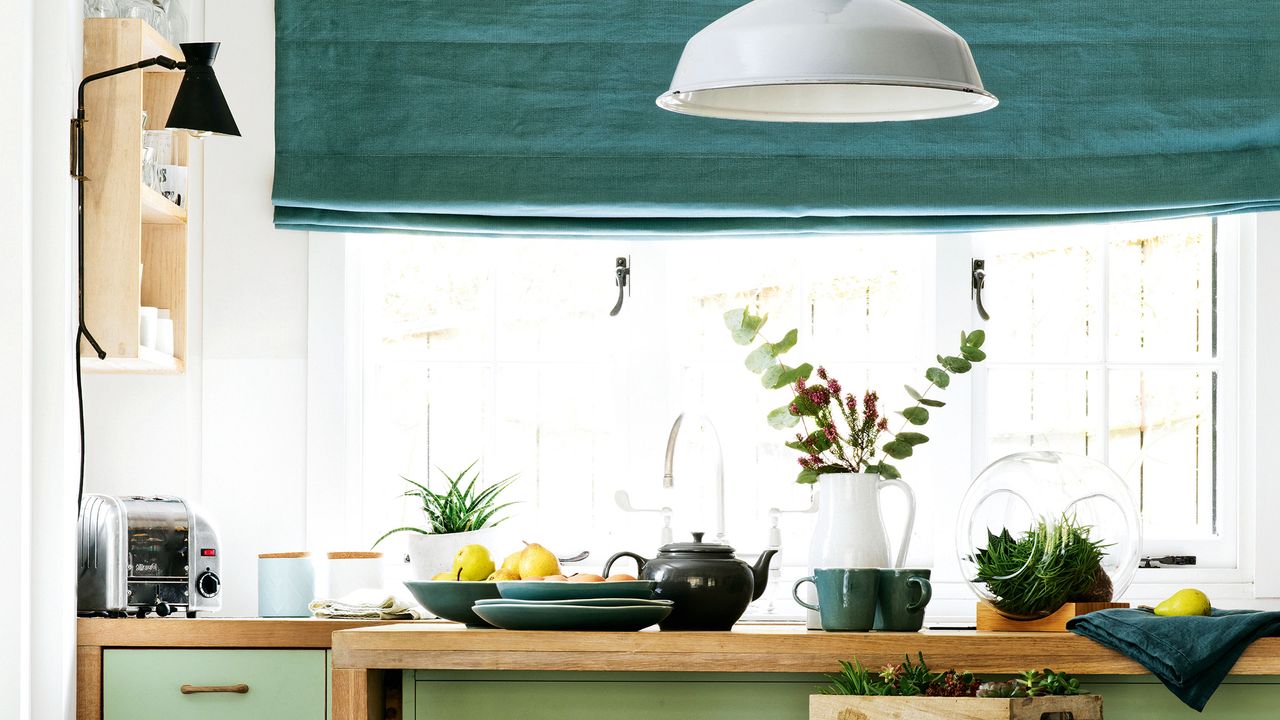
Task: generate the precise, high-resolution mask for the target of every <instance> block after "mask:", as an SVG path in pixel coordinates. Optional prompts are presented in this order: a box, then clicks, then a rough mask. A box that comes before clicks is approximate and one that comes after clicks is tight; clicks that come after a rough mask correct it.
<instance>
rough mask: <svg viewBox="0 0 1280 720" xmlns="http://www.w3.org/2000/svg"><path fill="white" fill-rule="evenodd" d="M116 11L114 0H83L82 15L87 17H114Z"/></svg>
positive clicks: (117, 9) (117, 8)
mask: <svg viewBox="0 0 1280 720" xmlns="http://www.w3.org/2000/svg"><path fill="white" fill-rule="evenodd" d="M118 11H119V7H118V6H117V4H116V0H84V16H85V17H87V18H109V17H116V13H117V12H118Z"/></svg>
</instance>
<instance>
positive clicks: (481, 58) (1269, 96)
mask: <svg viewBox="0 0 1280 720" xmlns="http://www.w3.org/2000/svg"><path fill="white" fill-rule="evenodd" d="M738 4H740V2H739V0H680V1H673V0H466V1H465V2H451V1H446V0H323V1H318V0H276V24H277V27H276V54H277V64H276V175H275V189H274V203H275V213H276V215H275V219H276V224H277V225H278V226H279V227H284V228H299V229H311V230H332V231H347V232H351V231H356V232H359V231H367V232H376V231H419V232H445V233H475V234H480V235H493V234H502V233H521V234H553V235H578V234H589V235H606V234H607V235H617V234H622V235H639V236H643V235H668V236H669V235H697V234H707V233H718V234H727V233H735V234H754V233H781V234H794V233H829V232H840V233H844V232H873V231H874V232H884V231H904V232H906V231H948V230H975V229H986V228H999V227H1008V226H1016V225H1025V224H1046V223H1057V222H1082V221H1098V220H1124V219H1146V218H1162V217H1177V216H1185V215H1198V214H1209V213H1215V214H1226V213H1235V212H1245V211H1251V210H1263V209H1273V208H1277V207H1280V33H1277V29H1278V28H1280V2H1276V1H1275V0H1223V1H1222V2H1205V0H1160V1H1159V2H1116V0H1019V1H1018V2H1008V1H1007V0H921V1H920V2H917V3H915V4H916V5H917V6H918V7H919V8H920V9H922V10H924V11H925V12H928V13H930V14H932V15H933V16H934V17H936V18H938V19H940V20H942V21H943V22H945V23H947V24H948V25H950V26H951V27H952V28H953V29H954V30H956V31H957V32H959V33H960V34H961V35H963V36H964V37H965V38H967V39H968V40H969V43H970V45H971V47H972V49H973V54H974V57H975V58H976V60H977V62H978V67H979V69H980V70H981V72H982V75H983V80H984V82H985V83H986V86H987V89H988V90H990V91H991V92H993V93H995V94H996V95H997V96H998V97H999V98H1000V101H1001V102H1000V106H999V107H997V108H996V109H994V110H992V111H990V112H986V113H981V114H978V115H972V116H968V117H962V118H951V119H944V120H929V121H917V122H909V123H883V124H869V125H868V124H853V125H834V124H832V125H809V124H773V123H753V122H734V121H727V120H711V119H705V118H694V117H686V116H681V115H676V114H672V113H669V112H666V111H663V110H661V109H659V108H658V107H656V106H655V105H654V102H653V101H654V98H655V97H656V96H657V95H659V94H660V93H662V92H663V91H665V90H666V88H667V84H668V82H669V80H670V78H671V73H672V70H673V69H674V67H675V63H676V60H677V59H678V58H679V56H680V51H681V49H682V47H683V46H684V42H685V41H686V40H687V39H688V38H689V36H690V35H692V34H693V33H694V32H696V31H697V30H699V29H700V28H702V27H703V26H704V25H706V24H707V23H709V22H710V21H712V20H714V19H715V18H717V17H719V16H720V15H722V14H724V13H725V12H727V11H728V10H730V9H732V8H733V7H736V6H737V5H738Z"/></svg>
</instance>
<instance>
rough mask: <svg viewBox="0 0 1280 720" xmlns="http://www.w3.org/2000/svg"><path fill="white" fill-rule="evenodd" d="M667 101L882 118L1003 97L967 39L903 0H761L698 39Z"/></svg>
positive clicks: (739, 112) (722, 110) (701, 111)
mask: <svg viewBox="0 0 1280 720" xmlns="http://www.w3.org/2000/svg"><path fill="white" fill-rule="evenodd" d="M657 102H658V106H659V107H662V108H665V109H667V110H671V111H673V112H678V113H684V114H687V115H700V116H703V117H714V118H725V119H731V120H765V121H773V122H882V121H890V120H923V119H928V118H943V117H953V116H956V115H968V114H971V113H976V112H982V111H983V110H990V109H991V108H993V107H995V106H996V104H997V102H998V101H997V100H996V97H995V96H994V95H992V94H991V93H989V92H987V91H986V90H985V89H984V88H983V86H982V78H981V77H979V75H978V68H977V65H975V64H974V62H973V55H972V53H970V52H969V45H968V43H966V42H965V41H964V38H962V37H960V36H959V35H957V34H956V33H955V32H953V31H952V30H951V29H950V28H948V27H947V26H946V25H943V24H942V23H940V22H938V21H937V20H934V19H933V18H932V17H930V16H929V15H927V14H925V13H923V12H921V11H919V10H917V9H915V8H913V7H911V6H910V5H907V4H906V3H903V2H899V0H754V2H751V3H749V4H747V5H744V6H742V7H740V8H738V9H737V10H734V11H733V12H731V13H729V14H728V15H725V16H724V17H722V18H720V19H719V20H716V21H715V22H713V23H711V24H710V25H708V26H707V27H705V28H703V29H702V30H701V31H700V32H698V34H696V35H694V36H693V37H692V38H690V40H689V42H688V43H687V44H686V45H685V48H684V53H683V54H682V55H681V56H680V62H679V64H678V65H677V66H676V71H675V75H674V77H673V78H672V80H671V89H670V90H669V91H668V92H666V93H664V94H663V95H662V96H660V97H659V98H658V100H657Z"/></svg>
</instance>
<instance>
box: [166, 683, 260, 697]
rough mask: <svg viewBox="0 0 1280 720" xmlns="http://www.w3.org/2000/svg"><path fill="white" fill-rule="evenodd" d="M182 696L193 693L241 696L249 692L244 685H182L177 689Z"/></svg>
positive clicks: (247, 687)
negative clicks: (234, 694)
mask: <svg viewBox="0 0 1280 720" xmlns="http://www.w3.org/2000/svg"><path fill="white" fill-rule="evenodd" d="M178 690H179V691H181V692H182V694H183V695H194V694H195V693H215V692H217V693H236V694H239V695H243V694H245V693H247V692H249V686H248V685H245V684H244V683H240V684H239V685H183V686H182V687H180V688H178Z"/></svg>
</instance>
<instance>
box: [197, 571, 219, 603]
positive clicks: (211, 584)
mask: <svg viewBox="0 0 1280 720" xmlns="http://www.w3.org/2000/svg"><path fill="white" fill-rule="evenodd" d="M221 587H222V581H221V580H219V579H218V576H217V575H215V574H214V573H213V572H211V571H209V570H205V571H204V572H202V573H200V576H199V577H197V578H196V591H197V592H199V593H200V594H201V595H203V596H204V597H207V598H211V597H213V596H215V595H217V594H218V590H219V589H220V588H221Z"/></svg>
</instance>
